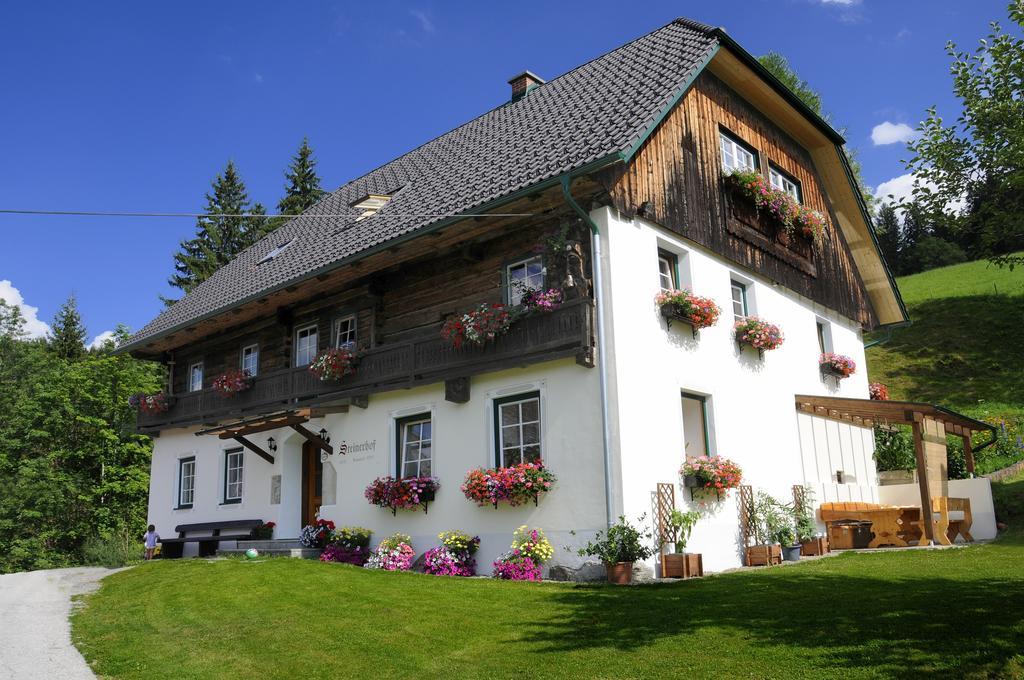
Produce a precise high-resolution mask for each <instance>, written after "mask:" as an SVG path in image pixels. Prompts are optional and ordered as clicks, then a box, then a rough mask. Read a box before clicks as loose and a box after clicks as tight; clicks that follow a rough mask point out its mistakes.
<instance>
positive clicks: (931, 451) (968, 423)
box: [796, 394, 996, 542]
mask: <svg viewBox="0 0 1024 680" xmlns="http://www.w3.org/2000/svg"><path fill="white" fill-rule="evenodd" d="M796 409H797V411H798V412H800V413H806V414H808V415H812V416H817V417H819V418H828V419H830V420H837V421H839V422H844V423H852V424H854V425H859V426H862V427H873V426H875V425H910V426H911V428H912V429H913V433H914V456H915V458H916V461H917V479H918V484H919V485H920V488H921V516H922V518H923V517H927V516H928V515H929V509H930V508H931V507H932V497H933V493H934V494H935V497H941V496H947V495H948V488H949V485H948V482H949V477H948V474H947V469H946V466H947V462H946V460H947V459H946V437H947V436H955V437H960V438H961V439H962V440H963V444H964V458H965V459H966V461H967V472H968V473H969V474H970V475H971V476H972V477H973V476H974V449H973V447H972V443H971V435H972V434H973V433H975V432H981V431H983V430H988V431H989V432H990V433H991V439H990V440H989V441H988V442H986V443H985V444H983V445H982V447H985V446H988V445H989V444H991V443H992V442H994V441H995V438H996V429H995V426H994V425H989V424H988V423H985V422H982V421H980V420H975V419H974V418H971V417H969V416H965V415H963V414H962V413H957V412H956V411H951V410H949V409H947V408H943V407H942V406H936V405H935V404H926V403H922V402H916V401H878V400H874V399H848V398H843V397H822V396H812V395H806V394H800V395H797V396H796ZM923 525H924V533H925V536H926V537H927V539H928V540H929V541H933V542H934V539H935V536H934V527H933V525H932V522H923Z"/></svg>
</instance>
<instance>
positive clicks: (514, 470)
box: [462, 461, 557, 508]
mask: <svg viewBox="0 0 1024 680" xmlns="http://www.w3.org/2000/svg"><path fill="white" fill-rule="evenodd" d="M556 481H557V480H556V478H555V476H554V475H553V474H551V471H550V470H548V469H547V468H545V467H544V463H542V462H541V461H537V462H536V463H520V464H519V465H513V466H512V467H498V468H490V469H483V468H477V469H476V470H470V471H469V472H468V473H467V474H466V480H465V482H463V484H462V493H463V494H465V496H466V498H468V499H469V500H471V501H473V502H474V503H476V504H477V505H479V506H484V505H493V506H494V507H495V508H497V507H498V503H508V504H509V505H513V506H515V505H523V504H524V503H527V502H529V501H533V504H534V505H536V504H537V501H538V499H539V498H540V495H541V494H543V493H547V492H548V491H550V490H551V487H553V486H554V485H555V482H556Z"/></svg>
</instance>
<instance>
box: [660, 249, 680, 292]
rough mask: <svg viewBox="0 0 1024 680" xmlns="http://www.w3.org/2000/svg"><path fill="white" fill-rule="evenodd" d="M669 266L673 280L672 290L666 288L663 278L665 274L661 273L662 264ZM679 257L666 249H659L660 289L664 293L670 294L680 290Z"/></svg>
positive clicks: (670, 276)
mask: <svg viewBox="0 0 1024 680" xmlns="http://www.w3.org/2000/svg"><path fill="white" fill-rule="evenodd" d="M663 262H664V263H665V264H667V265H668V271H669V278H670V279H671V280H672V281H671V283H672V288H665V286H664V285H663V284H664V281H663V277H664V276H665V274H664V272H662V271H661V265H662V263H663ZM679 278H680V277H679V256H678V255H676V254H675V253H672V252H669V251H667V250H665V249H664V248H658V287H659V289H660V290H662V291H663V292H669V291H672V290H679Z"/></svg>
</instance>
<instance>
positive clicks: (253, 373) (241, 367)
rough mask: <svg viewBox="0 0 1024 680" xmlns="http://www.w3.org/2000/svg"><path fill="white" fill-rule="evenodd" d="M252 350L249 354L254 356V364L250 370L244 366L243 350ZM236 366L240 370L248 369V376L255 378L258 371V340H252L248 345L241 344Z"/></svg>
mask: <svg viewBox="0 0 1024 680" xmlns="http://www.w3.org/2000/svg"><path fill="white" fill-rule="evenodd" d="M250 349H251V350H252V354H251V356H254V357H255V358H256V361H255V365H254V366H253V367H252V370H250V369H248V368H246V366H245V352H246V350H250ZM238 368H239V370H242V371H249V377H251V378H255V377H256V376H257V375H259V373H260V345H259V343H258V342H253V343H250V344H248V345H242V349H241V350H239V352H238Z"/></svg>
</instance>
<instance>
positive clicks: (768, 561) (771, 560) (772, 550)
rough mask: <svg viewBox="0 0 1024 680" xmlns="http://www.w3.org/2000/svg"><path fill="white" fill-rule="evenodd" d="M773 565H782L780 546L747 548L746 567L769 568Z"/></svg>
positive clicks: (776, 544)
mask: <svg viewBox="0 0 1024 680" xmlns="http://www.w3.org/2000/svg"><path fill="white" fill-rule="evenodd" d="M773 564H782V546H781V545H779V544H778V543H775V544H773V545H752V546H749V547H748V548H747V566H748V567H770V566H772V565H773Z"/></svg>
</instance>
